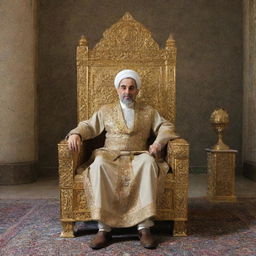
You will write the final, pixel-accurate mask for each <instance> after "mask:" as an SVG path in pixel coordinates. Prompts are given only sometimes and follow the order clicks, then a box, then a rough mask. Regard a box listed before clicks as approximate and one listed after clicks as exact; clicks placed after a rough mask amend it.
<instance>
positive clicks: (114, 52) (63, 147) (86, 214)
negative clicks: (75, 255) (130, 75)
mask: <svg viewBox="0 0 256 256" xmlns="http://www.w3.org/2000/svg"><path fill="white" fill-rule="evenodd" d="M125 68H129V69H134V70H136V71H137V72H138V73H139V74H140V75H141V78H142V88H141V90H140V94H139V95H138V101H143V102H145V103H147V104H149V105H151V106H152V107H154V108H156V109H157V110H158V111H159V112H160V114H161V115H162V116H164V117H165V118H166V119H168V120H170V121H172V122H173V123H175V113H176V103H175V94H176V88H175V84H176V78H175V73H176V70H175V69H176V46H175V41H174V40H173V38H172V37H171V36H170V37H169V38H168V40H167V42H166V48H165V49H160V47H159V45H158V44H157V43H156V42H155V41H154V39H153V38H152V36H151V33H150V32H149V31H148V30H147V29H146V28H145V27H144V26H143V25H142V24H140V23H139V22H137V21H136V20H135V19H134V18H133V17H132V16H131V15H130V14H129V13H126V14H125V15H124V16H123V17H122V18H121V20H119V21H118V22H117V23H115V24H114V25H113V26H111V27H110V28H109V29H107V30H106V31H105V32H104V34H103V38H102V39H101V40H100V42H99V43H98V44H97V45H96V46H95V47H94V49H92V50H89V49H88V44H87V40H86V39H85V37H82V38H81V40H80V42H79V46H78V47H77V98H78V109H77V111H78V120H79V121H81V120H86V119H88V118H89V117H90V116H91V115H92V113H93V112H94V111H96V110H97V109H98V108H99V107H100V106H102V105H103V104H107V103H112V102H114V101H116V100H117V96H116V91H115V88H114V85H113V80H114V76H115V74H116V73H117V72H119V71H120V70H122V69H125ZM188 157H189V145H188V143H187V142H186V141H185V140H182V139H176V140H174V141H172V142H170V143H169V144H168V155H167V161H168V163H169V164H170V163H171V165H172V168H173V173H172V174H168V175H167V179H166V182H165V194H164V196H163V197H159V198H158V202H157V204H158V209H157V214H158V216H157V218H158V219H162V220H177V219H180V220H181V219H182V220H186V218H187V188H188ZM80 159H81V158H79V157H78V159H77V160H76V159H74V158H72V156H71V155H70V153H69V151H68V149H67V144H66V143H65V142H62V143H60V144H59V174H60V187H61V219H62V220H64V219H68V220H70V219H72V220H73V221H78V220H79V221H86V220H90V219H91V215H90V211H89V209H88V207H87V202H86V199H85V196H84V194H83V190H82V188H83V184H82V179H81V178H77V179H76V178H75V179H74V175H75V174H74V173H75V169H76V165H77V163H76V162H79V161H80ZM75 177H77V176H75ZM73 207H74V208H73ZM62 224H63V233H62V234H64V235H63V237H72V234H73V222H63V223H62ZM185 233H186V225H185V222H184V221H178V222H177V221H175V227H174V235H175V234H176V235H179V234H182V235H184V234H185ZM65 235H66V236H65Z"/></svg>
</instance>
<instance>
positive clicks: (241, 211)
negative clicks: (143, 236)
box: [0, 198, 256, 256]
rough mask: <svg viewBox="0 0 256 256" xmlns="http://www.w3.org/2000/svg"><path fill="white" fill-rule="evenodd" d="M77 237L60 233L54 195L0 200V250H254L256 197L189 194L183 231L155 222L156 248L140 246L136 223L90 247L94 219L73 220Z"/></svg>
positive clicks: (190, 255)
mask: <svg viewBox="0 0 256 256" xmlns="http://www.w3.org/2000/svg"><path fill="white" fill-rule="evenodd" d="M76 230H77V231H76V237H75V238H60V237H59V235H60V232H61V226H60V222H59V202H58V200H56V199H49V200H46V199H44V200H43V199H42V200H2V201H1V202H0V255H1V256H7V255H8V256H9V255H11V256H15V255H19V256H27V255H31V256H37V255H47V256H51V255H54V256H56V255H70V256H71V255H72V256H77V255H81V256H82V255H109V256H110V255H111V256H113V255H120V256H121V255H122V256H133V255H147V256H148V255H159V256H160V255H161V256H162V255H177V256H194V255H198V256H199V255H200V256H206V255H210V256H216V255H221V256H225V255H232V256H234V255H239V256H241V255H242V256H247V255H256V198H243V199H242V198H240V199H239V200H238V202H236V203H210V202H208V201H207V200H206V199H205V198H195V199H191V200H190V202H189V221H188V232H189V235H188V236H187V237H172V236H171V230H172V223H170V222H157V223H156V225H155V227H154V229H153V233H154V235H155V237H156V238H157V240H158V242H159V246H158V248H157V249H155V250H147V249H144V248H142V247H141V245H140V242H139V240H138V237H137V234H136V228H125V229H114V230H113V241H112V243H111V244H110V245H109V246H108V247H107V248H104V249H101V250H97V251H93V250H92V249H91V248H90V247H89V246H88V244H89V241H90V240H91V238H92V237H93V236H94V234H95V233H96V232H97V226H96V223H94V222H88V223H83V222H81V223H77V224H76Z"/></svg>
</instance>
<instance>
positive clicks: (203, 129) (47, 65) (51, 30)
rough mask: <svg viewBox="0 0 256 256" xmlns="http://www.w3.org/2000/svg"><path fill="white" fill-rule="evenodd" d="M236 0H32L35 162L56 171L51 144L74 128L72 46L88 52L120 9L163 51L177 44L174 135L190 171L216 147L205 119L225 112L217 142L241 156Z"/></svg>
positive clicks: (200, 166)
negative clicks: (185, 146) (35, 20)
mask: <svg viewBox="0 0 256 256" xmlns="http://www.w3.org/2000/svg"><path fill="white" fill-rule="evenodd" d="M242 10H243V2H242V0H232V1H230V0H213V1H209V0H193V1H191V0H181V1H177V0H168V1H162V0H136V1H135V0H130V1H127V0H111V1H105V0H97V1H95V0H86V1H85V0H75V1H74V0H61V1H60V0H55V1H51V0H39V81H38V86H39V87H38V102H39V111H38V115H39V162H40V166H41V168H42V169H43V173H45V174H49V173H53V172H54V168H56V166H57V150H56V144H57V142H58V141H60V140H61V139H62V138H63V137H64V136H65V134H66V133H67V132H68V131H69V130H70V129H71V128H73V127H74V126H75V125H76V68H75V66H76V60H75V52H76V46H77V42H78V40H79V38H80V36H81V35H82V34H85V35H86V37H87V39H88V41H89V47H93V46H94V45H95V44H96V42H98V41H99V40H100V38H101V37H102V33H103V32H104V31H105V30H106V29H107V28H108V27H110V26H111V25H112V24H113V23H115V22H116V21H118V20H119V19H120V18H121V17H122V16H123V14H124V13H125V12H126V11H129V12H130V13H131V14H132V15H133V17H134V18H135V19H137V20H138V21H139V22H141V23H142V24H144V25H145V26H146V27H147V28H148V29H149V30H150V31H151V32H152V35H153V37H154V39H155V40H156V41H157V42H158V43H159V44H160V46H161V47H164V45H165V41H166V39H167V38H168V35H169V33H170V32H172V33H173V34H174V37H175V39H176V43H177V48H178V53H177V54H178V55H177V131H178V132H179V133H180V134H181V135H182V136H183V137H184V138H186V139H187V140H188V141H189V142H190V144H191V166H193V167H195V170H197V169H198V170H199V169H204V170H206V169H205V168H206V153H205V152H204V148H206V147H209V146H212V145H213V144H214V143H215V142H216V135H215V134H214V132H213V130H212V128H211V126H210V124H209V117H210V115H211V113H212V111H213V110H214V109H215V108H217V107H224V108H225V109H226V110H227V111H228V112H229V114H230V120H231V124H230V126H229V128H228V130H227V132H226V134H225V136H224V142H226V143H227V144H228V145H230V147H231V148H233V149H237V150H239V153H238V157H237V159H238V162H237V163H238V165H239V166H241V165H242V162H241V151H242V98H243V91H242V90H243V87H242V83H243V81H242V63H243V55H242V50H243V48H242V38H243V31H242V26H243V23H242Z"/></svg>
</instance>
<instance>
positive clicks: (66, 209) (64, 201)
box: [60, 189, 73, 219]
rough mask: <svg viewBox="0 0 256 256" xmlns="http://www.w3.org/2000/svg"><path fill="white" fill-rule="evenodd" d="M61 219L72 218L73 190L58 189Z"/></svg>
mask: <svg viewBox="0 0 256 256" xmlns="http://www.w3.org/2000/svg"><path fill="white" fill-rule="evenodd" d="M60 203H61V219H72V218H73V190H72V189H61V190H60Z"/></svg>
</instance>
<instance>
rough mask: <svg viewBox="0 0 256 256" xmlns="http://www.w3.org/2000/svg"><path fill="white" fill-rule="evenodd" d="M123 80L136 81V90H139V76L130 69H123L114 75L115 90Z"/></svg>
mask: <svg viewBox="0 0 256 256" xmlns="http://www.w3.org/2000/svg"><path fill="white" fill-rule="evenodd" d="M125 78H132V79H134V80H135V81H136V85H137V89H140V86H141V81H140V76H139V74H138V73H137V72H135V71H133V70H131V69H124V70H122V71H120V72H119V73H118V74H117V75H116V77H115V82H114V84H115V87H116V89H117V88H118V87H119V84H120V82H121V81H122V80H123V79H125Z"/></svg>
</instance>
